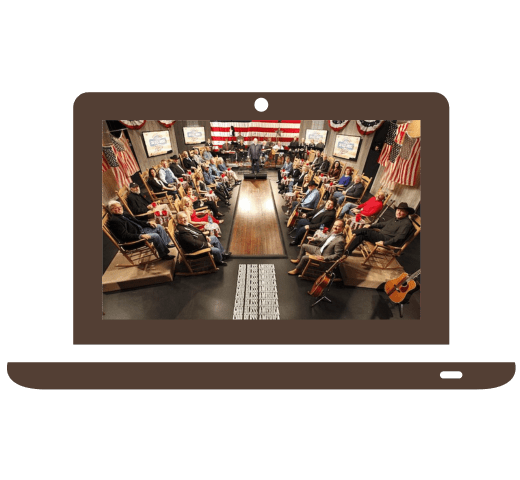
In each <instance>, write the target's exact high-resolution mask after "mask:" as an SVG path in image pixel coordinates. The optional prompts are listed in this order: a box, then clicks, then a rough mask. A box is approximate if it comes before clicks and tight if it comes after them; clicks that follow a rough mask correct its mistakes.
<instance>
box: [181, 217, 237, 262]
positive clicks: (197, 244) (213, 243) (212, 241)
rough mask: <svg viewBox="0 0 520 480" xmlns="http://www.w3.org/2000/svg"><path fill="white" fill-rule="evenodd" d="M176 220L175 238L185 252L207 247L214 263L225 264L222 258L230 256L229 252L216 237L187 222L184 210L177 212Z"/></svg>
mask: <svg viewBox="0 0 520 480" xmlns="http://www.w3.org/2000/svg"><path fill="white" fill-rule="evenodd" d="M177 222H178V224H177V240H178V241H179V243H180V245H181V247H182V248H183V249H184V251H185V252H186V253H192V252H196V251H197V250H201V249H203V248H208V247H209V248H211V254H212V255H213V257H214V258H215V262H216V264H217V265H227V263H226V262H225V261H224V260H225V259H227V258H229V257H230V256H231V252H226V250H225V249H224V247H223V246H222V244H221V243H220V242H219V240H218V238H217V237H214V236H211V237H208V236H206V235H204V233H203V232H201V231H200V230H198V229H197V228H195V227H194V226H192V225H190V224H189V223H188V215H186V213H184V212H179V213H178V214H177Z"/></svg>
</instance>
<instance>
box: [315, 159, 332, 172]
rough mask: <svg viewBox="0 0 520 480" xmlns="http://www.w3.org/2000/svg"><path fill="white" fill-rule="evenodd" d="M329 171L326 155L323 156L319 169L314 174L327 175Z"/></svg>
mask: <svg viewBox="0 0 520 480" xmlns="http://www.w3.org/2000/svg"><path fill="white" fill-rule="evenodd" d="M329 170H330V162H329V160H327V155H323V161H322V162H321V164H320V167H319V168H318V170H317V171H316V173H324V174H327V173H328V172H329Z"/></svg>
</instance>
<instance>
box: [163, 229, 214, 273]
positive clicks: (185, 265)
mask: <svg viewBox="0 0 520 480" xmlns="http://www.w3.org/2000/svg"><path fill="white" fill-rule="evenodd" d="M175 229H176V223H175V220H173V219H171V220H170V221H169V222H168V228H167V229H166V232H167V233H168V235H169V236H170V238H171V239H172V242H173V243H174V245H175V248H176V249H177V251H178V252H179V255H178V256H177V262H176V265H175V274H176V275H181V276H188V275H204V274H206V273H214V272H218V268H217V266H216V265H215V260H214V259H213V255H212V254H211V248H209V247H208V248H203V249H201V250H197V251H196V252H192V253H186V252H185V251H184V250H183V248H182V247H181V245H180V243H179V242H178V241H177V237H176V232H175Z"/></svg>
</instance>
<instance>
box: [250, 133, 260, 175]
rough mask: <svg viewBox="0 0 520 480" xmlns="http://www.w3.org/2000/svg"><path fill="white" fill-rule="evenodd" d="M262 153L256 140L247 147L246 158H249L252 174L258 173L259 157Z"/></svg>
mask: <svg viewBox="0 0 520 480" xmlns="http://www.w3.org/2000/svg"><path fill="white" fill-rule="evenodd" d="M261 153H262V145H260V144H259V143H258V139H257V138H255V139H254V140H253V143H252V144H251V145H250V146H249V151H248V152H247V154H248V156H249V157H250V158H251V171H252V173H255V170H256V173H260V165H259V163H260V155H261Z"/></svg>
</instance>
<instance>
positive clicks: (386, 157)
mask: <svg viewBox="0 0 520 480" xmlns="http://www.w3.org/2000/svg"><path fill="white" fill-rule="evenodd" d="M407 128H408V123H401V124H399V125H395V124H393V125H390V130H389V131H388V135H387V137H386V140H385V145H384V146H383V149H382V150H381V154H380V155H379V158H378V160H377V161H378V162H379V163H380V164H381V165H383V167H387V166H388V164H389V163H393V161H392V162H391V158H390V154H391V151H392V147H393V146H395V145H398V146H399V149H400V148H401V145H402V144H403V140H404V134H405V132H406V129H407ZM394 132H395V135H394Z"/></svg>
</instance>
